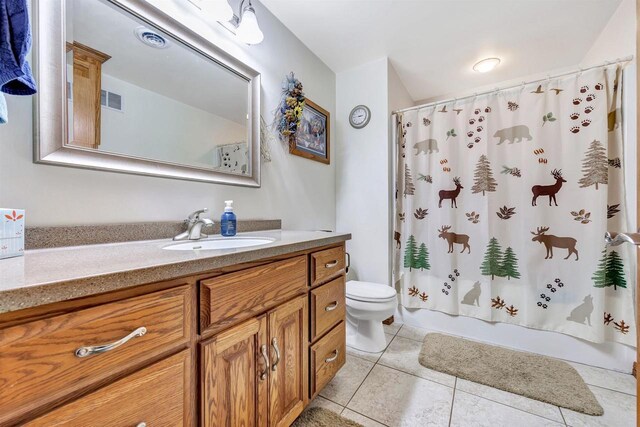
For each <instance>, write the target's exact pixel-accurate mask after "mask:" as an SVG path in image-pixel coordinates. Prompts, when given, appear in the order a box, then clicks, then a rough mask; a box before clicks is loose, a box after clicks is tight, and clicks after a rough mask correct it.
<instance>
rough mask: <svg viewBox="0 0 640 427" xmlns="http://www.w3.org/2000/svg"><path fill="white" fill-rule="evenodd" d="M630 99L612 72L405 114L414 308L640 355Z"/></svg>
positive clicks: (402, 231) (401, 268) (400, 275)
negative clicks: (620, 237)
mask: <svg viewBox="0 0 640 427" xmlns="http://www.w3.org/2000/svg"><path fill="white" fill-rule="evenodd" d="M621 91H622V72H621V68H620V66H618V65H612V66H608V67H602V68H597V69H593V70H589V71H585V72H582V73H576V74H575V75H571V76H568V77H563V78H558V79H555V80H548V81H546V82H544V83H543V84H537V83H536V84H534V85H526V86H525V85H523V86H522V87H519V88H516V89H511V90H504V91H496V92H494V93H492V94H490V95H485V96H478V97H475V98H469V99H466V100H464V101H457V102H451V103H447V104H440V105H437V106H435V107H433V106H432V107H427V108H424V109H420V110H417V111H416V110H414V111H410V112H405V113H403V114H398V115H397V116H396V144H397V150H396V152H397V158H396V162H397V163H396V170H397V177H396V194H395V196H396V210H395V230H394V242H395V253H394V280H395V281H396V286H397V287H398V290H399V292H400V301H401V304H402V305H404V306H405V307H409V308H425V309H431V310H438V311H442V312H445V313H449V314H454V315H464V316H471V317H476V318H479V319H483V320H487V321H492V322H506V323H513V324H518V325H522V326H526V327H530V328H536V329H543V330H550V331H556V332H561V333H564V334H568V335H572V336H575V337H579V338H582V339H585V340H589V341H592V342H605V341H615V342H620V343H624V344H628V345H635V342H636V330H635V327H636V326H635V321H634V318H635V315H634V305H633V304H634V303H633V287H634V286H633V283H632V282H631V279H630V278H631V277H634V276H635V274H634V273H633V272H634V271H635V268H636V267H635V253H634V252H633V249H632V248H631V247H630V246H628V245H623V246H617V247H610V248H606V247H605V245H604V234H605V231H607V230H609V231H623V230H628V229H631V224H630V221H629V218H628V215H627V206H626V201H625V191H624V171H625V160H624V150H623V139H622V126H621V120H622V100H621ZM630 161H634V160H633V159H630Z"/></svg>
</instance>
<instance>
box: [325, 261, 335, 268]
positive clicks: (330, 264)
mask: <svg viewBox="0 0 640 427" xmlns="http://www.w3.org/2000/svg"><path fill="white" fill-rule="evenodd" d="M336 265H338V260H335V259H334V260H333V261H331V262H328V263H326V264H325V265H324V268H333V267H335V266H336Z"/></svg>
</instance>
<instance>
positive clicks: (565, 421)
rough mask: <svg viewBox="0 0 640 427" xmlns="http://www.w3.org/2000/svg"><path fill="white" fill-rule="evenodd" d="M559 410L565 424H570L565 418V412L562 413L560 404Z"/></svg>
mask: <svg viewBox="0 0 640 427" xmlns="http://www.w3.org/2000/svg"><path fill="white" fill-rule="evenodd" d="M558 411H560V416H561V417H562V421H563V422H564V425H565V426H568V425H569V424H567V420H566V419H565V418H564V414H563V413H562V408H561V407H559V406H558Z"/></svg>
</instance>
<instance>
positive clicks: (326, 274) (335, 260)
mask: <svg viewBox="0 0 640 427" xmlns="http://www.w3.org/2000/svg"><path fill="white" fill-rule="evenodd" d="M345 265H346V261H345V253H344V247H343V246H340V247H337V248H331V249H325V250H324V251H320V252H314V253H312V254H311V286H316V285H319V284H320V283H322V282H325V281H327V279H330V278H332V277H334V276H336V275H337V274H339V273H341V272H342V271H343V270H344V268H345Z"/></svg>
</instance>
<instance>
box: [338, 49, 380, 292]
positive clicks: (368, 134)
mask: <svg viewBox="0 0 640 427" xmlns="http://www.w3.org/2000/svg"><path fill="white" fill-rule="evenodd" d="M359 104H364V105H366V106H368V107H369V109H370V110H371V120H370V122H369V124H368V125H367V126H366V127H364V128H363V129H354V128H352V127H351V126H350V125H349V120H348V119H349V112H350V111H351V109H352V108H353V107H355V106H356V105H359ZM336 113H337V117H336V136H337V140H338V144H337V145H336V150H335V154H336V157H337V159H336V224H337V229H338V230H343V231H349V232H351V234H352V237H353V239H352V240H351V241H349V242H347V250H348V252H349V254H350V255H351V269H352V274H354V275H355V276H356V277H357V278H358V279H359V280H365V281H371V282H378V283H390V282H389V259H390V253H389V243H388V216H389V212H390V205H389V196H388V189H389V181H388V163H389V153H388V150H389V146H388V141H389V139H388V131H389V126H388V123H389V111H388V95H387V58H382V59H379V60H376V61H373V62H369V63H367V64H364V65H361V66H360V67H357V68H354V69H351V70H348V71H344V72H341V73H338V74H337V75H336Z"/></svg>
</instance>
